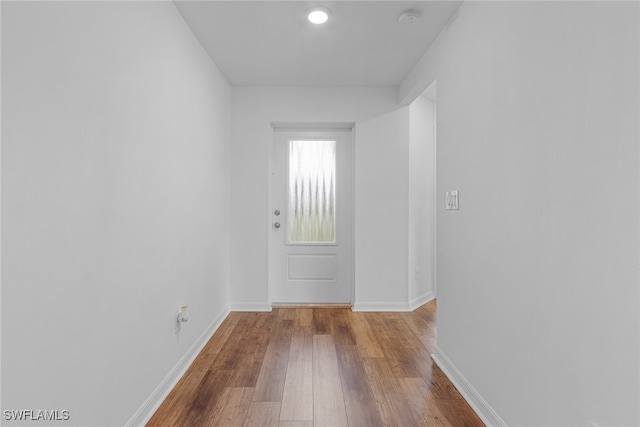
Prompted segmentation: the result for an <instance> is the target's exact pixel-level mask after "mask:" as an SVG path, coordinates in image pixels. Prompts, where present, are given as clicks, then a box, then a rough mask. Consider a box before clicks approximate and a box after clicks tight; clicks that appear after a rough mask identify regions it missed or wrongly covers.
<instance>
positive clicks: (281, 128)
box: [265, 122, 356, 307]
mask: <svg viewBox="0 0 640 427" xmlns="http://www.w3.org/2000/svg"><path fill="white" fill-rule="evenodd" d="M347 130H348V131H350V132H351V182H349V183H347V185H349V186H351V201H350V203H351V256H350V258H351V260H350V263H351V273H350V275H351V277H350V278H349V287H350V290H349V294H350V296H351V297H350V304H351V307H353V304H354V302H355V271H356V269H355V247H356V245H355V230H356V223H355V199H356V193H355V177H356V168H355V166H356V159H355V157H356V156H355V154H356V138H355V135H356V124H355V123H354V122H271V135H270V137H269V209H268V210H267V212H266V213H265V226H266V227H267V230H269V247H268V250H267V252H268V257H267V258H268V263H269V266H268V267H269V268H268V270H269V280H268V281H269V283H268V286H269V289H268V295H269V305H270V306H273V286H274V282H275V279H274V272H273V243H274V242H273V240H274V233H272V232H271V226H272V222H273V216H272V212H273V210H274V209H275V207H274V206H273V192H274V188H273V185H274V184H273V174H274V171H273V144H274V142H275V134H276V132H314V131H315V132H328V131H347ZM323 305H329V304H323Z"/></svg>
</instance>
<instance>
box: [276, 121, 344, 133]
mask: <svg viewBox="0 0 640 427" xmlns="http://www.w3.org/2000/svg"><path fill="white" fill-rule="evenodd" d="M355 126H356V124H355V123H354V122H271V127H272V128H273V130H274V131H276V132H290V131H331V130H352V129H353V128H354V127H355Z"/></svg>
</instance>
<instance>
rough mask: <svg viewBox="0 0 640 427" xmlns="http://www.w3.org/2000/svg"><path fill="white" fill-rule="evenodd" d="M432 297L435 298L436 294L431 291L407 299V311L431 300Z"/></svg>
mask: <svg viewBox="0 0 640 427" xmlns="http://www.w3.org/2000/svg"><path fill="white" fill-rule="evenodd" d="M434 299H436V294H435V293H434V292H433V291H429V292H427V293H425V294H422V295H420V296H419V297H417V298H414V299H412V300H411V301H409V311H413V310H415V309H416V308H418V307H420V306H421V305H425V304H426V303H428V302H429V301H433V300H434Z"/></svg>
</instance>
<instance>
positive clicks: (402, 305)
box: [351, 302, 411, 311]
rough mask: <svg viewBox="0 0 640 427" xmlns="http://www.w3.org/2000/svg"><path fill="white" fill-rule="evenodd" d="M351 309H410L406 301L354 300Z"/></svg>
mask: <svg viewBox="0 0 640 427" xmlns="http://www.w3.org/2000/svg"><path fill="white" fill-rule="evenodd" d="M351 310H352V311H411V310H410V309H409V304H408V303H406V302H356V303H354V304H353V307H352V308H351Z"/></svg>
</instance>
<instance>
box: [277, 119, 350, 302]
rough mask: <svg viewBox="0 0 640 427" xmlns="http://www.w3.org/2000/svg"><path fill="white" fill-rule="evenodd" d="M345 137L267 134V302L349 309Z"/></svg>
mask: <svg viewBox="0 0 640 427" xmlns="http://www.w3.org/2000/svg"><path fill="white" fill-rule="evenodd" d="M351 145H352V144H351V131H350V130H336V131H331V130H323V131H281V130H277V129H276V130H274V139H273V145H272V159H271V165H272V182H271V184H272V188H271V206H272V210H271V233H272V236H271V247H270V263H271V264H270V269H271V293H272V301H273V302H274V303H276V304H277V303H302V304H304V303H311V304H314V303H315V304H318V303H350V302H351V288H352V283H351V282H352V261H351V260H352V229H351V221H352V214H351V212H352V206H351V205H352V198H351V186H352V183H351V150H352V148H351Z"/></svg>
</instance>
